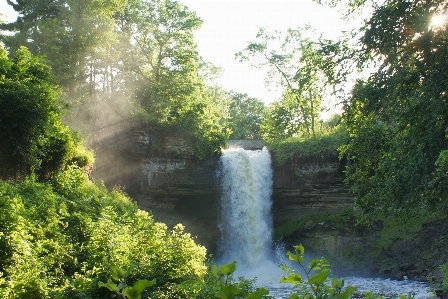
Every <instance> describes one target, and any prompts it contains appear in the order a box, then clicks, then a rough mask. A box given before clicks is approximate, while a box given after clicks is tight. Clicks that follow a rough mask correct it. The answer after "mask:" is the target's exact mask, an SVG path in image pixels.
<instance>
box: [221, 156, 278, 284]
mask: <svg viewBox="0 0 448 299" xmlns="http://www.w3.org/2000/svg"><path fill="white" fill-rule="evenodd" d="M218 169H219V170H218V177H219V179H220V187H221V218H220V222H219V229H220V231H221V239H220V240H219V244H218V260H219V261H220V262H222V263H230V262H231V261H233V260H236V261H237V271H238V270H239V271H240V273H241V270H243V269H244V270H246V272H247V271H251V270H255V269H257V268H259V267H261V266H263V267H264V266H265V265H266V263H267V262H269V261H272V260H273V254H272V216H271V205H272V200H271V194H272V168H271V157H270V153H269V151H268V150H267V149H266V148H264V149H263V150H258V151H249V150H244V149H241V148H238V149H228V150H224V151H223V154H222V156H221V158H220V161H219V168H218ZM248 273H249V272H248ZM277 279H278V277H277Z"/></svg>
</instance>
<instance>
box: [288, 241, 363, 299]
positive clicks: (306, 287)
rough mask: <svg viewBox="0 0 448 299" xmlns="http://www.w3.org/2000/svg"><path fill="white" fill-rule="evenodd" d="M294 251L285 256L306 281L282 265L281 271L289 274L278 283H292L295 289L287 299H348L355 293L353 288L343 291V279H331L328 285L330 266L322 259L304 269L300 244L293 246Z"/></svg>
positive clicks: (303, 256)
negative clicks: (298, 266)
mask: <svg viewBox="0 0 448 299" xmlns="http://www.w3.org/2000/svg"><path fill="white" fill-rule="evenodd" d="M294 251H295V253H291V252H288V253H287V255H288V257H289V259H290V260H291V261H295V262H297V263H298V264H299V265H300V267H301V268H302V269H303V271H304V273H305V276H306V281H305V280H304V279H303V277H302V276H301V275H300V274H298V273H296V272H295V271H294V270H292V268H291V267H288V266H286V265H283V267H282V268H283V270H285V271H291V272H290V273H289V274H288V276H286V277H285V276H283V277H282V278H281V279H280V282H285V283H292V284H293V285H294V288H295V290H294V292H291V294H290V295H289V297H288V298H289V299H299V298H306V299H321V298H329V299H348V298H350V296H351V295H352V294H353V293H354V292H355V290H356V287H354V286H347V287H345V289H344V279H337V278H336V277H333V278H332V279H331V284H328V282H329V278H328V277H329V275H330V264H329V263H328V262H327V261H326V260H325V259H324V258H320V259H314V260H312V261H311V262H310V263H309V264H308V267H306V266H305V265H304V261H305V249H304V247H303V246H302V245H301V244H300V245H297V246H294Z"/></svg>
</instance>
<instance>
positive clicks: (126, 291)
mask: <svg viewBox="0 0 448 299" xmlns="http://www.w3.org/2000/svg"><path fill="white" fill-rule="evenodd" d="M134 268H135V266H131V267H129V269H128V270H123V269H121V268H119V267H117V266H110V270H111V271H112V279H113V280H115V281H117V282H118V284H116V283H113V282H111V281H108V282H107V283H102V282H100V283H98V287H100V288H101V287H105V288H107V289H109V290H110V291H111V292H114V293H116V294H117V295H118V296H121V297H123V298H128V299H140V298H141V296H142V293H143V291H144V290H145V289H146V288H148V287H151V286H153V285H155V284H156V281H155V279H153V280H151V281H150V280H147V279H140V280H137V282H136V283H135V284H134V285H133V286H128V285H127V284H126V278H127V277H128V276H129V274H130V272H131V271H132V270H133V269H134Z"/></svg>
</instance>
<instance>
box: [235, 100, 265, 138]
mask: <svg viewBox="0 0 448 299" xmlns="http://www.w3.org/2000/svg"><path fill="white" fill-rule="evenodd" d="M230 97H231V100H230V106H229V114H230V119H229V127H230V129H231V130H232V134H231V135H230V138H231V139H245V138H254V139H260V138H261V137H262V135H261V131H260V125H261V120H262V117H263V112H264V109H265V107H264V103H263V102H262V101H260V100H258V99H255V98H251V97H249V96H248V95H247V94H241V93H237V92H230Z"/></svg>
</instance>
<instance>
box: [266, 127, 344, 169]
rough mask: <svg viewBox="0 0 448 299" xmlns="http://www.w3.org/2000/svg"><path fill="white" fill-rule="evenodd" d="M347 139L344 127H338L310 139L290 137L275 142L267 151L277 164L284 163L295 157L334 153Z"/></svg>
mask: <svg viewBox="0 0 448 299" xmlns="http://www.w3.org/2000/svg"><path fill="white" fill-rule="evenodd" d="M323 125H324V123H323ZM348 138H349V136H348V133H347V129H346V127H345V126H343V125H338V126H336V127H334V128H332V129H331V130H329V131H327V132H322V134H318V135H316V136H314V137H311V138H297V137H290V138H285V139H278V140H275V141H273V142H272V143H270V144H269V149H270V150H271V151H272V152H273V153H274V156H275V158H276V159H277V161H278V162H279V163H285V162H286V161H287V160H288V159H291V158H292V157H293V156H295V155H298V156H300V157H309V156H319V155H322V154H325V153H326V152H335V151H337V150H338V148H339V147H341V146H342V145H343V144H344V143H345V142H347V141H348Z"/></svg>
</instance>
